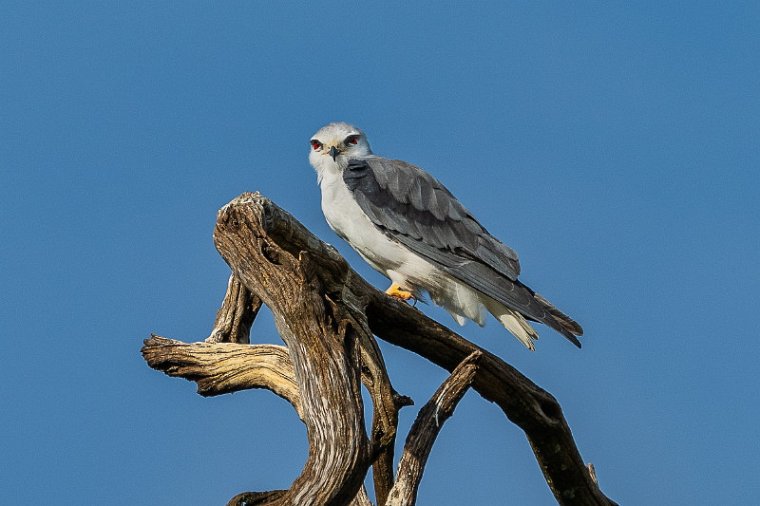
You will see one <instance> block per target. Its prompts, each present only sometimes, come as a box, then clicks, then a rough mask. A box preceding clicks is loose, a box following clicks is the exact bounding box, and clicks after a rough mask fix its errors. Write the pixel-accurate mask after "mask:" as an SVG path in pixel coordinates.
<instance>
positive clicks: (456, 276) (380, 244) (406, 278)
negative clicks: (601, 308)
mask: <svg viewBox="0 0 760 506" xmlns="http://www.w3.org/2000/svg"><path fill="white" fill-rule="evenodd" d="M309 143H310V151H309V162H310V164H311V165H312V167H313V168H314V169H315V170H316V173H317V181H318V184H319V187H320V190H321V207H322V212H323V213H324V215H325V218H326V220H327V223H328V224H329V226H330V228H331V229H332V230H333V231H335V233H336V234H337V235H338V236H340V237H341V238H342V239H344V240H345V241H346V242H348V244H349V245H350V246H351V247H352V248H353V249H354V250H356V251H357V252H358V253H359V255H360V256H361V257H362V258H363V259H364V260H365V261H366V262H367V263H368V264H369V265H370V266H371V267H372V268H374V269H375V270H377V271H378V272H380V273H381V274H383V275H384V276H386V277H387V278H389V279H390V281H391V285H390V287H388V289H387V290H386V292H385V293H386V294H388V295H389V296H391V297H394V298H396V299H401V300H404V301H409V300H414V301H416V300H417V299H420V298H423V297H424V296H425V293H427V295H428V296H429V297H430V299H431V300H432V301H433V302H435V303H436V304H437V305H439V306H442V307H443V308H444V309H446V311H448V312H449V314H451V316H452V317H453V318H454V320H455V321H456V322H457V323H458V324H460V325H464V324H465V322H466V321H467V320H472V321H474V322H475V323H477V324H478V325H480V326H483V325H484V323H485V316H486V315H485V312H486V311H488V312H489V313H491V314H492V315H493V316H494V317H495V318H496V319H497V320H498V321H499V322H500V323H501V324H502V325H503V326H504V327H505V328H506V329H507V330H508V331H509V332H510V333H511V334H513V335H514V336H515V337H516V338H517V339H518V340H519V341H520V342H521V343H522V344H524V345H525V346H526V347H527V348H528V349H529V350H531V351H533V350H534V349H535V346H534V343H533V342H534V341H535V340H537V339H538V333H537V332H536V330H535V329H534V328H533V326H532V325H531V324H530V322H540V323H543V324H545V325H547V326H549V327H551V328H552V329H554V330H556V331H557V332H559V333H560V334H562V335H563V336H564V337H565V338H567V339H568V340H569V341H570V342H572V343H573V344H574V345H575V346H577V347H578V348H580V347H581V343H580V341H579V340H578V337H579V336H581V335H582V334H583V329H582V328H581V326H580V325H579V324H578V323H577V322H575V321H574V320H573V319H572V318H570V317H569V316H567V315H566V314H564V313H563V312H562V311H560V310H559V309H557V308H556V307H554V306H553V305H552V304H551V303H550V302H549V301H548V300H546V299H545V298H544V297H542V296H541V295H539V294H538V293H536V292H535V291H533V290H532V289H530V288H529V287H528V286H526V285H524V284H523V283H522V282H521V281H520V280H518V276H519V274H520V262H519V259H518V256H517V253H516V252H515V251H514V250H513V249H512V248H510V247H508V246H507V245H505V244H504V243H502V242H501V241H499V240H498V239H496V238H495V237H493V236H492V235H491V234H490V233H489V232H488V231H487V230H486V229H485V227H483V226H482V225H481V224H480V223H479V222H478V221H477V220H476V219H475V218H474V217H473V215H472V214H471V213H470V212H469V211H468V210H467V209H466V208H465V207H464V206H463V205H462V204H461V203H460V202H459V201H458V200H457V199H456V198H455V197H454V195H453V194H452V193H451V192H450V191H449V190H448V189H447V188H446V187H445V186H444V185H443V184H442V183H441V182H440V181H438V180H437V179H436V178H434V177H433V176H432V175H430V174H429V173H428V172H426V171H424V170H423V169H421V168H420V167H417V166H415V165H413V164H411V163H408V162H405V161H402V160H392V159H388V158H383V157H380V156H377V155H375V154H373V152H372V149H371V148H370V144H369V141H368V140H367V136H366V135H365V133H364V132H363V131H362V130H360V129H359V128H357V127H355V126H353V125H350V124H348V123H344V122H335V123H329V124H327V125H325V126H324V127H322V128H320V129H319V130H318V131H317V132H316V133H315V134H314V135H313V136H312V137H311V139H310V141H309Z"/></svg>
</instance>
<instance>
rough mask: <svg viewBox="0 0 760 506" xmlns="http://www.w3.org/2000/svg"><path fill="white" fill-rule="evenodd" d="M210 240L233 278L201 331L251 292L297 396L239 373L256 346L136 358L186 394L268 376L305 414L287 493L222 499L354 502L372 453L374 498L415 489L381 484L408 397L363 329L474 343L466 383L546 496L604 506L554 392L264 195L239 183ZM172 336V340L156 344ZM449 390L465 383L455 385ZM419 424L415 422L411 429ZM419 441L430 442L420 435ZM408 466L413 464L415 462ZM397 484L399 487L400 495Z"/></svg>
mask: <svg viewBox="0 0 760 506" xmlns="http://www.w3.org/2000/svg"><path fill="white" fill-rule="evenodd" d="M214 240H215V243H216V245H217V249H218V250H219V252H220V253H221V254H222V256H223V257H224V258H225V261H227V263H228V264H229V265H230V267H231V268H232V271H233V276H232V277H231V278H230V282H229V285H228V291H227V295H226V296H225V300H224V303H223V304H222V309H220V312H219V313H218V315H217V319H216V322H215V325H214V331H213V332H212V335H211V336H210V337H209V341H227V342H229V341H234V342H247V338H248V329H249V328H250V323H251V322H252V321H253V317H254V316H255V312H256V310H257V309H258V308H257V307H255V304H256V302H255V301H256V300H259V298H260V300H262V301H263V302H264V303H265V304H267V306H269V308H270V309H271V310H272V313H273V315H274V318H275V324H276V325H277V328H278V330H279V332H280V335H281V337H282V338H283V340H284V341H285V343H286V345H287V349H288V351H289V361H290V364H291V365H292V371H293V380H294V381H293V382H292V383H293V384H294V385H296V386H297V389H296V392H297V393H293V392H292V391H288V392H287V394H283V393H282V392H284V390H283V387H282V385H280V383H282V381H281V379H277V380H273V379H272V378H271V377H269V376H266V378H268V379H265V380H262V379H261V378H260V377H257V379H256V380H255V381H254V380H252V379H251V377H252V376H250V374H252V373H251V371H254V370H255V371H258V372H257V374H259V373H260V372H261V371H262V370H269V368H268V366H263V365H262V364H261V363H260V360H259V358H257V357H256V356H255V354H256V353H257V352H253V353H251V354H247V352H246V353H244V354H242V355H236V357H238V358H237V359H236V360H237V362H236V363H235V367H237V368H238V371H237V372H236V373H233V372H232V371H231V370H229V369H228V368H229V367H232V362H230V361H229V360H227V361H226V362H225V359H224V358H220V357H223V356H224V353H222V354H221V355H217V356H215V357H214V358H213V359H211V360H206V361H205V362H204V361H203V359H199V358H198V357H197V356H196V355H195V352H189V351H188V348H183V347H182V345H179V344H177V343H176V342H172V343H171V344H170V343H166V342H163V341H160V340H159V339H160V338H157V337H155V338H152V339H151V340H148V341H146V349H147V352H146V360H148V361H149V363H150V364H151V365H152V366H154V367H156V368H159V369H162V370H165V371H166V372H167V373H168V374H173V375H180V376H184V377H188V378H189V379H194V380H196V381H198V383H199V391H201V392H205V394H206V395H214V394H215V393H221V392H223V391H234V390H237V389H243V388H251V387H254V388H255V387H263V388H269V389H270V390H273V391H275V393H278V391H277V390H276V389H275V387H274V386H273V385H270V383H272V382H274V383H277V384H278V385H279V386H277V387H276V388H278V389H280V392H279V395H282V396H283V397H285V396H286V395H287V398H289V399H295V402H293V404H294V406H300V413H299V415H301V416H302V419H303V420H304V422H305V424H306V425H307V435H308V437H309V445H310V446H309V447H310V450H309V457H308V459H307V463H306V466H305V468H304V470H303V472H302V474H301V475H300V476H299V478H298V479H296V481H295V482H294V483H293V485H292V486H291V488H290V489H289V490H287V491H270V492H267V493H252V492H251V493H245V494H241V495H239V496H236V498H234V499H233V500H232V501H231V502H230V504H243V503H244V502H245V501H258V502H255V504H299V505H300V504H349V503H350V504H361V505H364V506H366V504H368V503H369V500H368V499H367V498H366V492H364V491H363V487H361V482H362V479H363V477H364V475H365V473H366V472H367V468H368V466H369V464H370V461H371V460H374V461H375V467H374V471H375V488H376V496H377V497H378V498H379V502H378V504H385V503H386V501H385V500H384V497H385V496H386V495H388V492H389V491H390V490H394V492H393V496H392V497H393V498H392V499H389V501H388V503H389V504H390V503H391V502H393V501H398V500H400V497H406V498H407V499H406V501H407V502H406V503H409V504H411V502H409V497H410V496H409V494H408V491H409V490H414V491H415V493H416V485H414V482H415V481H416V482H417V483H418V480H419V476H420V475H419V473H418V474H415V473H411V474H410V473H407V472H406V471H403V469H402V471H403V475H402V476H400V477H399V479H397V480H396V481H395V485H393V483H394V482H393V477H392V472H391V467H390V463H392V458H393V453H392V452H393V441H394V439H395V434H396V424H397V412H398V409H399V408H400V407H401V406H402V405H405V404H408V403H409V400H408V399H407V398H404V397H402V396H399V395H398V394H397V393H396V392H395V391H394V390H393V388H392V386H391V383H390V380H389V379H388V376H387V372H386V370H385V365H384V363H383V360H382V355H381V354H380V352H379V349H378V348H377V343H376V342H375V341H374V337H373V334H374V335H376V336H378V337H380V338H382V339H385V340H387V341H388V342H391V343H393V344H396V345H398V346H401V347H404V348H406V349H409V350H411V351H414V352H415V353H418V354H419V355H421V356H423V357H425V358H427V359H428V360H430V361H432V362H433V363H436V364H438V365H440V366H441V367H444V368H446V369H447V370H449V371H454V370H455V369H456V368H457V366H458V365H459V364H461V363H463V361H466V360H467V359H468V357H470V356H471V355H472V354H473V353H474V354H476V355H478V354H479V355H478V356H479V358H478V367H477V370H475V367H474V366H473V365H472V364H469V365H468V366H467V374H466V375H465V376H468V378H469V379H468V381H470V380H471V381H472V388H474V389H475V390H476V391H478V393H480V395H481V396H483V397H484V398H485V399H487V400H490V401H493V402H496V403H497V404H498V405H499V406H500V407H501V409H502V410H503V411H504V413H505V414H506V415H507V417H508V418H509V419H510V420H511V421H513V422H514V423H515V424H517V425H518V426H520V427H521V428H522V429H523V430H524V431H525V434H526V436H527V438H528V441H529V442H530V444H531V447H532V448H533V450H534V453H535V456H536V459H537V460H538V462H539V465H540V467H541V469H542V471H543V472H544V476H545V477H546V481H547V483H548V485H549V487H550V489H551V490H552V492H553V493H554V495H555V497H556V499H557V501H558V502H559V503H560V504H563V505H587V504H589V505H610V504H615V503H614V502H613V501H611V500H610V499H608V498H607V497H605V496H604V494H602V492H601V491H600V490H599V488H598V486H597V484H596V481H595V480H594V479H592V477H591V476H590V474H589V472H588V470H587V468H586V467H585V465H584V464H583V461H582V460H581V458H580V454H579V452H578V450H577V448H576V446H575V442H574V441H573V438H572V435H571V433H570V429H569V427H568V425H567V422H566V421H565V419H564V417H563V415H562V410H561V408H560V406H559V404H558V403H557V401H556V399H554V397H552V396H551V395H550V394H549V393H547V392H545V391H544V390H542V389H541V388H539V387H538V386H537V385H535V384H534V383H533V382H531V381H530V380H529V379H527V378H526V377H525V376H523V375H522V374H521V373H520V372H519V371H517V370H516V369H514V368H513V367H511V366H509V365H508V364H506V363H505V362H504V361H502V360H501V359H499V358H498V357H496V356H494V355H492V354H490V353H488V352H487V351H485V350H483V349H481V348H479V347H478V346H476V345H474V344H473V343H471V342H469V341H467V340H466V339H464V338H462V337H461V336H459V335H458V334H456V333H454V332H452V331H451V330H449V329H447V328H446V327H443V326H442V325H440V324H438V323H436V322H434V321H432V320H430V319H429V318H427V317H426V316H424V315H423V314H422V313H420V312H419V311H417V310H416V309H414V308H412V307H410V306H408V305H406V304H404V303H401V302H399V301H397V300H395V299H392V298H389V297H387V296H386V295H385V294H383V293H381V292H379V291H377V290H375V289H374V288H373V287H371V286H370V285H369V284H368V283H367V282H366V281H364V280H363V279H362V278H361V277H360V276H358V275H357V274H356V273H355V272H354V271H353V270H352V269H351V268H350V267H349V266H348V265H347V263H346V262H345V260H344V259H343V258H342V257H341V256H340V255H339V254H338V253H337V252H336V251H335V249H334V248H332V247H331V246H328V245H326V244H325V243H323V242H321V241H320V240H319V239H317V238H316V237H314V236H313V235H312V234H311V233H310V232H309V231H308V230H306V229H305V228H304V227H303V226H302V225H301V224H300V223H298V221H296V220H295V219H294V218H293V217H292V216H290V215H289V214H288V213H286V212H285V211H283V210H282V209H280V208H279V207H277V206H276V205H275V204H273V203H272V202H271V201H269V200H267V199H266V198H264V197H261V196H260V195H258V194H243V195H241V196H240V197H238V198H237V199H235V200H233V201H232V202H231V203H230V204H228V205H227V206H225V207H224V208H223V209H222V210H221V211H220V213H219V218H218V221H217V228H216V230H215V234H214ZM184 346H189V347H190V348H192V347H197V346H213V347H228V346H233V347H235V346H241V345H235V344H228V343H219V344H208V343H205V344H201V343H198V344H194V345H184ZM256 346H261V345H256ZM256 346H253V347H250V348H254V349H255V348H256ZM172 347H174V348H175V349H174V350H173V351H169V350H170V349H171V348H172ZM217 351H221V348H219V349H218V350H217V349H216V348H214V353H217ZM203 353H207V355H203ZM236 353H237V352H236ZM209 356H210V355H208V350H201V354H200V357H206V359H208V357H209ZM188 357H192V358H188ZM465 363H467V362H465ZM220 364H224V366H221V365H220ZM206 369H208V371H206ZM360 369H361V374H360V372H359V371H360ZM220 371H221V372H220ZM456 371H457V373H456V374H455V375H454V376H457V377H459V376H461V374H462V373H460V371H461V368H460V369H456ZM360 377H361V380H362V381H363V382H364V384H365V385H367V388H368V389H369V391H370V394H371V397H372V401H373V407H374V415H373V426H372V435H371V441H372V442H371V444H370V442H369V441H368V440H367V437H366V435H365V434H364V430H363V418H362V417H363V414H362V409H361V396H360V395H359V387H358V384H359V378H360ZM452 377H453V376H452ZM452 381H454V380H452ZM202 382H205V383H203V385H206V386H204V387H203V388H204V390H201V384H202ZM208 385H212V386H208ZM459 388H462V389H463V388H466V386H464V387H463V386H461V383H460V387H459ZM462 391H463V390H462ZM209 392H214V393H209ZM297 409H298V408H297ZM441 413H442V412H439V417H440V416H441ZM421 419H427V420H429V415H425V416H422V415H421ZM424 426H425V425H424V423H423V424H421V425H420V426H419V427H424ZM419 427H418V428H416V429H415V431H417V432H418V433H420V434H419V435H420V438H416V439H414V438H410V439H409V440H408V441H407V447H406V449H405V455H408V454H410V452H411V451H412V450H411V449H412V448H413V447H414V446H415V445H419V441H422V440H426V439H425V438H429V436H431V434H430V433H428V432H430V431H432V432H433V434H432V436H433V437H434V435H435V434H434V433H435V432H436V431H435V428H431V427H430V426H429V425H428V426H427V429H424V428H419ZM425 431H428V432H426V433H425V434H422V432H425ZM412 439H414V440H415V441H417V443H414V441H412ZM427 441H429V443H426V444H429V445H432V439H427ZM402 461H403V458H402ZM423 465H424V463H423ZM404 467H405V468H408V467H410V466H409V465H405V466H404ZM421 469H422V466H420V469H419V472H420V473H421ZM391 485H393V486H394V487H395V488H392V486H391ZM410 485H411V487H410ZM402 489H403V490H406V491H407V493H406V494H402V493H401V491H402ZM412 497H413V496H412ZM262 501H263V502H262ZM412 501H413V499H412ZM246 504H254V503H253V502H246Z"/></svg>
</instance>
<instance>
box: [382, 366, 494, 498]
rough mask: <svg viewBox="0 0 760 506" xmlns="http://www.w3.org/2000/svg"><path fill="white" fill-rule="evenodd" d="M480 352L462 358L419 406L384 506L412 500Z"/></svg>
mask: <svg viewBox="0 0 760 506" xmlns="http://www.w3.org/2000/svg"><path fill="white" fill-rule="evenodd" d="M481 356H482V353H480V352H479V351H474V352H472V354H471V355H470V356H469V357H467V358H466V359H464V360H463V361H462V363H461V364H459V365H458V366H457V367H456V368H455V369H454V371H453V372H452V373H451V376H449V377H448V378H447V379H446V381H444V382H443V384H442V385H441V386H440V387H439V388H438V390H436V391H435V393H434V394H433V397H432V398H431V399H430V400H429V401H428V403H427V404H425V406H423V407H422V409H421V410H420V413H419V415H417V419H416V420H415V421H414V424H412V428H411V430H410V431H409V435H408V436H407V438H406V445H405V446H404V454H403V455H402V456H401V461H400V462H399V464H398V478H396V483H395V484H394V485H393V489H392V490H391V492H390V494H389V496H388V500H387V502H385V503H384V504H385V506H412V505H413V504H414V503H415V501H416V499H417V490H418V489H419V486H420V481H421V480H422V473H423V471H424V469H425V464H426V463H427V459H428V456H429V455H430V450H432V449H433V443H435V439H436V437H438V433H439V432H440V431H441V428H442V427H443V423H444V422H445V421H446V420H447V419H448V418H450V417H451V415H452V414H453V413H454V408H455V407H456V405H457V404H458V403H459V401H460V400H461V399H462V397H464V394H465V392H466V391H467V389H468V388H469V387H470V385H471V384H472V379H473V378H474V377H475V373H476V372H477V370H478V360H480V357H481Z"/></svg>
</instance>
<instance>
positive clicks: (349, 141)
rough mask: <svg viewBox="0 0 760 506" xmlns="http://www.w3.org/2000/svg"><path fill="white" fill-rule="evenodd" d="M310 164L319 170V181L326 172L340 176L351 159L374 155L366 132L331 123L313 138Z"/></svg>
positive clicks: (346, 124)
mask: <svg viewBox="0 0 760 506" xmlns="http://www.w3.org/2000/svg"><path fill="white" fill-rule="evenodd" d="M310 144H311V151H310V152H309V163H311V165H312V167H314V168H315V169H316V170H317V174H318V176H319V179H320V180H321V179H322V177H324V175H325V172H329V173H334V174H339V173H340V172H342V171H343V169H345V168H346V165H347V164H348V160H350V159H351V158H363V157H366V156H369V155H371V154H372V150H371V149H370V147H369V142H368V141H367V137H366V136H365V135H364V132H362V131H361V130H359V129H358V128H356V127H355V126H352V125H349V124H348V123H330V124H329V125H325V126H323V127H322V128H320V129H319V130H318V131H317V133H315V134H314V135H312V136H311V141H310Z"/></svg>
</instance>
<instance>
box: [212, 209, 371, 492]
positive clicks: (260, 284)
mask: <svg viewBox="0 0 760 506" xmlns="http://www.w3.org/2000/svg"><path fill="white" fill-rule="evenodd" d="M251 197H252V196H250V195H243V196H241V197H240V198H238V199H235V200H234V201H232V202H231V203H230V204H228V205H227V206H225V207H224V208H223V209H222V210H221V211H220V212H219V217H218V219H217V225H216V229H215V231H214V242H215V244H216V246H217V249H218V250H219V252H220V253H221V255H222V257H223V258H224V260H225V261H226V262H227V264H228V265H229V266H230V268H231V269H232V272H233V274H234V275H235V277H237V278H238V279H240V280H241V282H242V283H243V284H245V286H246V287H247V288H248V289H249V290H250V291H251V292H253V293H255V294H257V295H258V296H259V297H261V299H262V300H263V301H264V303H265V304H266V305H267V306H268V307H269V308H270V309H271V310H272V314H273V315H274V321H275V325H276V327H277V330H278V331H279V333H280V336H281V337H282V339H283V341H285V343H286V344H287V346H288V350H289V351H290V358H291V361H292V363H293V369H294V371H295V378H296V383H297V384H298V389H299V392H300V399H301V408H302V410H303V414H304V421H305V424H306V433H307V437H308V440H309V455H308V457H307V461H306V465H305V466H304V469H303V471H302V472H301V475H300V476H299V477H298V478H296V480H295V481H294V482H293V484H292V486H291V487H290V488H289V489H288V491H287V492H285V493H284V494H283V495H281V496H278V497H277V498H276V499H273V500H272V501H270V502H268V503H267V504H318V505H323V504H324V505H333V504H335V505H339V504H346V503H348V502H349V501H351V500H352V499H353V498H354V497H355V496H356V494H357V493H358V491H359V488H360V487H361V485H362V481H363V479H364V475H365V474H366V471H367V467H368V466H369V464H370V461H369V456H370V453H369V443H368V441H367V437H366V434H365V432H364V416H363V408H362V399H361V392H360V374H361V367H360V359H359V356H360V352H359V349H358V343H357V337H356V331H355V329H354V328H353V327H352V326H351V324H350V323H349V320H348V319H347V318H346V316H345V315H344V314H343V310H342V309H341V308H337V309H338V312H335V310H336V307H335V306H332V307H331V306H330V305H329V304H328V303H327V301H326V299H325V297H324V292H323V290H322V287H321V284H320V281H319V279H318V278H317V277H316V275H315V266H314V265H313V263H312V262H311V260H310V259H309V255H308V254H306V253H304V252H300V253H299V254H298V255H295V256H294V255H291V254H289V253H287V252H285V251H283V250H282V249H281V248H279V247H278V246H277V245H276V244H274V243H272V242H271V241H270V240H269V239H268V238H267V237H266V236H265V235H263V234H261V226H260V218H261V216H262V213H261V207H260V205H261V201H260V200H259V199H255V198H251Z"/></svg>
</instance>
